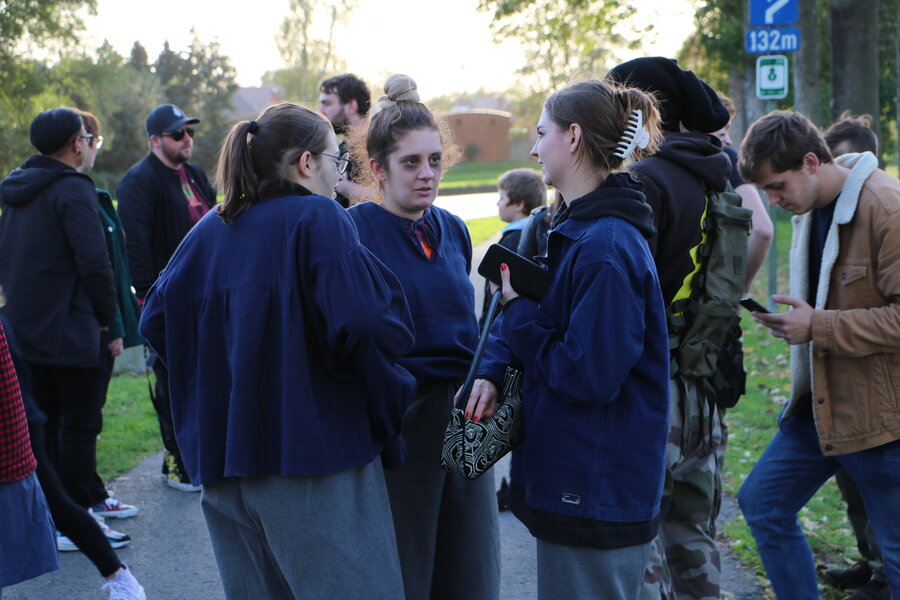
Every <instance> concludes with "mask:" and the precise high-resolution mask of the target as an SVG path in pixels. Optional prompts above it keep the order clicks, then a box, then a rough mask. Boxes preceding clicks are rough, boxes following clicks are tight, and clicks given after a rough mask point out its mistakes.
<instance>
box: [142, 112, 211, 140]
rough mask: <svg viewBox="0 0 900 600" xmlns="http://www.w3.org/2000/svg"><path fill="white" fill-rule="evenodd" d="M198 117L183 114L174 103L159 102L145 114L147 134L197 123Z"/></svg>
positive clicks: (174, 129)
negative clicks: (193, 117) (192, 117)
mask: <svg viewBox="0 0 900 600" xmlns="http://www.w3.org/2000/svg"><path fill="white" fill-rule="evenodd" d="M199 122H200V119H191V118H190V117H187V116H185V114H184V113H183V112H182V110H181V109H180V108H178V107H177V106H175V105H174V104H160V105H159V106H157V107H156V108H154V109H153V110H151V111H150V114H149V115H147V135H148V136H149V135H159V134H161V133H162V132H163V131H176V130H178V129H181V128H182V127H184V126H185V125H193V124H194V123H199Z"/></svg>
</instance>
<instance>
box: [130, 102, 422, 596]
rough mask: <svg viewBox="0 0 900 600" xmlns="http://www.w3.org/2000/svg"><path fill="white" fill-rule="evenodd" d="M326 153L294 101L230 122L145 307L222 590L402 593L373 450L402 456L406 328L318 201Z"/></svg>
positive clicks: (367, 258) (328, 170) (329, 187)
mask: <svg viewBox="0 0 900 600" xmlns="http://www.w3.org/2000/svg"><path fill="white" fill-rule="evenodd" d="M341 162H342V159H341V158H340V156H339V155H338V145H337V140H336V139H335V136H334V132H333V131H332V128H331V125H330V124H329V123H328V121H327V120H326V119H325V118H324V117H323V116H322V115H320V114H318V113H315V112H313V111H312V110H309V109H307V108H304V107H301V106H297V105H295V104H287V103H285V104H279V105H275V106H271V107H269V108H267V109H266V110H265V111H264V112H263V113H262V114H261V115H260V116H259V117H257V119H256V120H253V121H244V122H241V123H238V124H236V125H235V126H234V127H233V128H232V130H231V132H230V133H229V134H228V137H227V138H226V140H225V142H224V144H223V147H222V151H221V154H220V156H219V166H218V174H217V175H218V184H219V187H220V188H221V189H223V190H224V192H225V200H224V202H223V203H222V204H221V205H220V206H219V207H218V210H217V211H211V212H210V213H209V214H207V215H206V216H205V217H204V218H203V219H201V220H200V222H199V223H197V225H196V226H195V227H194V228H193V229H192V230H191V231H190V233H188V235H187V236H186V237H185V239H184V241H183V242H182V243H181V245H180V246H179V247H178V249H177V250H176V252H175V254H174V255H173V256H172V259H171V260H170V262H169V264H168V265H167V266H166V268H165V270H164V271H163V272H162V274H161V275H160V277H159V279H158V280H157V282H156V283H155V284H154V286H153V288H152V289H151V291H150V292H149V293H148V295H147V300H146V303H145V304H144V311H143V315H142V318H141V332H142V333H143V334H144V336H145V337H146V338H147V340H148V341H149V342H150V344H151V345H152V346H153V348H154V349H155V350H156V351H157V352H158V353H159V356H160V358H161V359H162V360H163V362H164V363H165V364H166V365H167V366H168V368H169V373H170V379H169V387H170V391H171V396H170V397H171V402H172V413H173V417H174V422H175V431H176V437H177V439H178V444H179V446H180V447H181V450H182V456H183V457H184V463H185V466H186V468H187V470H188V474H189V475H190V478H191V481H193V482H195V483H198V484H202V486H203V496H202V500H201V504H202V507H203V513H204V516H205V518H206V522H207V526H208V528H209V533H210V538H211V539H212V543H213V549H214V551H215V555H216V562H217V563H218V566H219V572H220V574H221V577H222V583H223V585H224V588H225V594H226V596H227V597H228V598H247V597H249V596H252V597H260V598H342V599H343V598H360V599H362V598H366V599H368V598H379V599H380V598H384V599H394V598H401V597H402V595H403V588H402V585H403V584H402V580H401V577H400V565H399V559H398V556H397V548H396V542H395V540H394V531H393V527H392V526H391V513H390V506H389V504H388V497H387V490H386V488H385V483H384V475H383V471H382V461H381V459H380V457H379V455H382V453H383V451H388V452H384V457H385V460H388V459H395V458H397V457H401V452H400V450H399V447H400V446H401V444H400V442H399V438H398V436H399V431H400V424H401V419H402V415H403V413H404V410H405V408H406V406H407V404H408V402H409V400H410V398H411V396H412V394H413V392H414V386H415V383H414V381H413V379H412V377H411V376H410V375H409V373H408V372H407V371H406V370H405V369H403V368H402V367H399V366H397V360H398V359H399V357H400V356H403V355H404V354H406V353H407V352H408V351H409V349H410V348H411V347H412V341H413V337H412V336H413V334H412V323H411V321H410V318H409V309H408V307H407V305H406V301H405V299H404V296H403V291H402V289H401V288H400V284H399V282H398V281H397V278H396V277H394V275H393V274H392V273H391V272H390V271H388V270H387V269H386V268H385V267H384V265H382V264H381V263H380V262H379V261H378V260H377V259H376V258H375V257H374V256H372V254H371V253H370V252H369V251H367V250H366V249H365V248H364V247H363V246H361V245H360V243H359V238H358V236H357V233H356V228H355V227H354V226H353V223H352V222H351V221H350V219H349V217H348V216H347V214H346V213H345V212H344V210H343V209H342V208H341V207H340V206H339V205H338V204H337V203H336V202H334V200H333V196H334V186H335V184H336V183H337V181H338V175H339V173H340V172H342V170H343V165H342V164H341ZM401 458H402V457H401ZM361 524H362V525H361Z"/></svg>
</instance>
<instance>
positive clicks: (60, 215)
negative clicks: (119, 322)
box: [0, 155, 116, 367]
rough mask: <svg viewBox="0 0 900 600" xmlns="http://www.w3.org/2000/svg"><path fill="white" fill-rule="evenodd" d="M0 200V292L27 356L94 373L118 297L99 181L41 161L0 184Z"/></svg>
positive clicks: (37, 159)
mask: <svg viewBox="0 0 900 600" xmlns="http://www.w3.org/2000/svg"><path fill="white" fill-rule="evenodd" d="M0 197H2V200H3V215H2V216H0V286H2V287H3V290H4V293H5V294H6V307H5V308H4V311H5V313H6V317H7V318H8V319H9V321H10V323H12V326H13V328H15V333H16V336H17V337H18V341H19V349H20V350H21V352H22V356H23V358H24V359H25V360H26V361H27V362H33V363H37V364H43V365H56V366H62V367H96V366H97V360H98V357H99V356H100V327H101V326H102V327H109V326H110V325H112V323H113V320H114V319H115V316H116V295H115V289H114V287H113V272H112V267H111V266H110V261H109V253H108V252H107V249H106V240H105V238H104V236H103V229H102V228H101V227H100V215H99V213H98V208H97V193H96V191H95V188H94V182H93V181H92V180H91V178H90V177H88V176H87V175H85V174H83V173H79V172H77V171H76V170H75V169H73V168H72V167H70V166H68V165H66V164H64V163H62V162H60V161H58V160H56V159H53V158H50V157H49V156H42V155H36V156H32V157H31V158H29V159H28V160H27V161H25V163H24V164H23V165H22V166H21V167H20V168H18V169H16V170H15V171H13V172H12V173H10V174H9V177H7V178H6V179H4V180H3V182H2V183H0Z"/></svg>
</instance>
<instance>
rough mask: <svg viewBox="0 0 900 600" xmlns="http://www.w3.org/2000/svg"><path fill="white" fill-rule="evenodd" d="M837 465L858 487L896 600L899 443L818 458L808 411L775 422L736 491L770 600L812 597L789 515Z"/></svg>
mask: <svg viewBox="0 0 900 600" xmlns="http://www.w3.org/2000/svg"><path fill="white" fill-rule="evenodd" d="M841 467H844V468H845V469H847V471H848V472H849V473H850V475H851V476H852V477H853V479H854V480H855V481H856V483H857V485H858V486H859V490H860V492H861V493H862V497H863V501H864V503H865V506H866V511H867V512H868V514H869V520H870V521H871V522H872V526H873V529H874V531H875V537H876V539H877V540H878V544H879V545H880V546H881V550H882V554H883V557H884V566H885V574H886V576H887V579H888V585H889V587H890V589H891V593H892V594H893V597H894V598H900V519H898V518H897V510H898V507H900V440H896V441H893V442H891V443H888V444H884V445H882V446H878V447H876V448H870V449H868V450H863V451H861V452H854V453H851V454H843V455H840V456H824V455H823V454H822V452H821V451H820V450H819V440H818V434H817V433H816V428H815V424H814V422H813V417H812V409H811V408H809V407H807V408H805V409H804V410H802V411H801V412H800V413H798V414H796V415H794V416H793V417H791V418H789V419H785V420H784V421H782V422H781V424H780V425H779V428H778V432H777V433H776V434H775V437H774V438H773V439H772V442H771V443H770V444H769V447H768V448H766V451H765V452H763V455H762V457H761V458H760V459H759V462H757V463H756V466H754V467H753V470H752V471H751V472H750V475H749V476H748V477H747V480H746V481H745V482H744V484H743V485H742V486H741V489H740V491H739V492H738V503H739V504H740V506H741V510H742V511H743V513H744V518H745V519H746V520H747V524H748V525H749V526H750V530H751V531H752V533H753V537H754V538H755V539H756V545H757V548H758V550H759V555H760V558H762V561H763V565H764V566H765V568H766V572H767V573H768V575H769V580H770V581H771V582H772V587H773V589H774V590H775V594H776V595H777V596H778V598H781V599H785V600H786V599H791V600H807V599H817V598H819V592H818V587H817V585H816V568H815V564H814V563H813V556H812V551H811V550H810V547H809V544H808V543H807V540H806V536H805V535H804V533H803V530H802V529H801V528H800V523H799V522H798V519H797V513H798V512H799V511H800V509H801V508H802V507H803V506H804V505H805V504H806V503H807V502H808V501H809V499H810V498H811V497H812V496H813V494H815V493H816V491H817V490H818V489H819V488H820V487H821V486H822V484H824V483H825V482H826V481H827V480H828V479H829V478H830V477H831V476H832V475H834V474H835V473H836V472H837V470H838V469H839V468H841Z"/></svg>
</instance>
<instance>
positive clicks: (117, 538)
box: [88, 510, 131, 548]
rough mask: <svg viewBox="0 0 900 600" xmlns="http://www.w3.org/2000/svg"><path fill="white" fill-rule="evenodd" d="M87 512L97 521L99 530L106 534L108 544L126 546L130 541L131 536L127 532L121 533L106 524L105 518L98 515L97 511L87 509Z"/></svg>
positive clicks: (114, 546)
mask: <svg viewBox="0 0 900 600" xmlns="http://www.w3.org/2000/svg"><path fill="white" fill-rule="evenodd" d="M88 513H90V515H91V516H92V517H94V520H95V521H97V525H99V526H100V530H101V531H102V532H103V535H105V536H106V539H107V540H108V541H109V545H110V546H112V547H113V548H122V547H124V546H127V545H128V544H129V543H130V542H131V536H130V535H128V534H127V533H122V532H121V531H116V530H115V529H113V528H111V527H110V526H109V525H107V524H106V519H104V518H103V517H101V516H100V515H98V514H97V513H95V512H93V511H91V510H88Z"/></svg>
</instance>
